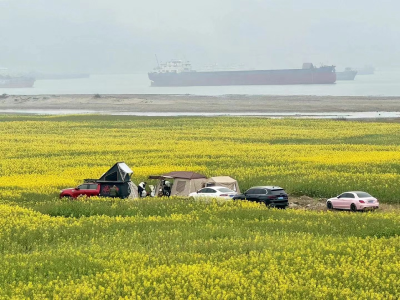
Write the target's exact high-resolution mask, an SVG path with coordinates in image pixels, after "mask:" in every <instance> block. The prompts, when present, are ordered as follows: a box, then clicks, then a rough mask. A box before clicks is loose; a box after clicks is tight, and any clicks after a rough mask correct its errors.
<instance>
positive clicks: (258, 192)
mask: <svg viewBox="0 0 400 300" xmlns="http://www.w3.org/2000/svg"><path fill="white" fill-rule="evenodd" d="M255 193H256V194H257V195H266V194H267V191H266V190H265V189H256V192H255Z"/></svg>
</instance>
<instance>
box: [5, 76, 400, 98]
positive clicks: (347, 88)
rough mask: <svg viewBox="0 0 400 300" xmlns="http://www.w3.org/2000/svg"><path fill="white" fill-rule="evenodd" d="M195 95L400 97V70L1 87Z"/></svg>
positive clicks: (8, 91) (122, 78)
mask: <svg viewBox="0 0 400 300" xmlns="http://www.w3.org/2000/svg"><path fill="white" fill-rule="evenodd" d="M2 93H6V94H10V95H38V94H97V93H98V94H194V95H226V94H248V95H317V96H328V95H331V96H400V70H396V71H377V72H376V73H375V74H374V75H364V76H356V78H355V80H354V81H338V82H337V83H336V84H329V85H266V86H218V87H150V81H149V79H148V78H147V74H119V75H92V76H91V77H90V78H82V79H70V80H37V81H36V82H35V85H34V87H33V88H26V89H1V88H0V94H2Z"/></svg>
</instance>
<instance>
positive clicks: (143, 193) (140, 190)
mask: <svg viewBox="0 0 400 300" xmlns="http://www.w3.org/2000/svg"><path fill="white" fill-rule="evenodd" d="M138 194H139V198H142V197H146V194H147V193H146V182H141V183H139V186H138Z"/></svg>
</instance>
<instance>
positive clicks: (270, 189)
mask: <svg viewBox="0 0 400 300" xmlns="http://www.w3.org/2000/svg"><path fill="white" fill-rule="evenodd" d="M233 200H248V201H253V202H260V203H264V204H265V205H266V206H268V207H277V208H286V207H287V206H288V205H289V201H288V195H287V194H286V192H285V190H284V189H283V188H281V187H279V186H255V187H252V188H251V189H248V190H247V191H246V192H244V194H240V195H236V196H234V197H233Z"/></svg>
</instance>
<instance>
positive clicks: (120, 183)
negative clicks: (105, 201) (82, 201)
mask: <svg viewBox="0 0 400 300" xmlns="http://www.w3.org/2000/svg"><path fill="white" fill-rule="evenodd" d="M132 174H133V171H132V170H131V169H130V168H129V167H128V166H127V165H126V164H125V163H124V162H117V163H116V164H115V165H113V166H112V167H111V168H110V169H109V170H108V171H107V172H105V173H104V174H103V175H102V176H101V177H100V179H98V180H96V182H98V183H100V186H101V187H100V196H109V195H110V188H111V187H112V186H113V185H115V186H116V187H117V188H118V192H119V196H120V197H121V198H137V197H138V192H137V186H136V185H135V184H134V183H133V182H132V181H131V175H132Z"/></svg>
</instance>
